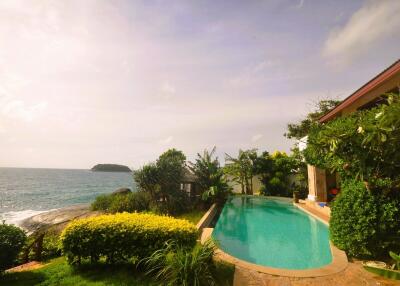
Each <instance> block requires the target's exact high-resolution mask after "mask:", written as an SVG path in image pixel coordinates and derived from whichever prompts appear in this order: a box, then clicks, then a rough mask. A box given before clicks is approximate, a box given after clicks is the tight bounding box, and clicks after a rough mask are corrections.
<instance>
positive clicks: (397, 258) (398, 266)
mask: <svg viewBox="0 0 400 286" xmlns="http://www.w3.org/2000/svg"><path fill="white" fill-rule="evenodd" d="M389 255H390V257H391V258H392V259H393V260H394V261H395V263H396V264H395V267H396V269H397V270H400V254H396V253H394V252H393V251H389Z"/></svg>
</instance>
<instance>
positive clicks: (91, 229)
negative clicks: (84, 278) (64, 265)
mask: <svg viewBox="0 0 400 286" xmlns="http://www.w3.org/2000/svg"><path fill="white" fill-rule="evenodd" d="M196 238H197V229H196V227H195V226H194V225H193V224H191V223H189V222H188V221H186V220H181V219H175V218H173V217H169V216H159V215H154V214H141V213H118V214H114V215H102V216H97V217H91V218H85V219H79V220H76V221H73V222H71V223H70V224H69V225H68V226H67V227H66V228H65V229H64V231H63V232H62V234H61V245H62V250H63V253H64V254H65V255H66V256H67V258H68V260H69V261H70V262H71V263H76V262H77V263H79V262H80V261H81V259H90V260H91V261H97V260H98V259H99V258H102V257H103V258H105V259H106V260H107V261H108V262H111V263H113V262H117V261H127V260H129V259H132V258H134V257H136V258H139V259H140V258H144V257H147V256H149V255H151V254H152V253H153V252H154V251H155V250H158V249H160V248H162V247H163V245H164V243H165V242H166V241H167V240H173V241H176V243H178V244H180V245H183V246H193V245H194V244H195V243H196Z"/></svg>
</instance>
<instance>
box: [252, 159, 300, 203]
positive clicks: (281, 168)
mask: <svg viewBox="0 0 400 286" xmlns="http://www.w3.org/2000/svg"><path fill="white" fill-rule="evenodd" d="M255 166H256V173H257V174H258V175H259V176H260V177H261V182H262V183H263V188H262V189H261V193H262V194H264V195H269V196H290V195H291V192H292V191H293V188H292V187H293V186H290V185H289V176H290V175H292V174H295V173H296V172H297V170H298V168H299V163H298V161H297V160H296V159H295V158H294V157H292V156H288V155H287V154H286V153H285V152H280V151H275V152H274V153H273V154H272V155H270V154H269V153H268V152H263V153H262V154H261V156H259V157H258V158H257V160H256V165H255Z"/></svg>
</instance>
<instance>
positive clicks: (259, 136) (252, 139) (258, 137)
mask: <svg viewBox="0 0 400 286" xmlns="http://www.w3.org/2000/svg"><path fill="white" fill-rule="evenodd" d="M262 137H263V135H262V134H255V135H253V137H251V142H257V141H259V140H260V139H261V138H262Z"/></svg>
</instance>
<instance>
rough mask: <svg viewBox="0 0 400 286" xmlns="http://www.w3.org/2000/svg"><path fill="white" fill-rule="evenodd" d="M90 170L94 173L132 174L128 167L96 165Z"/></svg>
mask: <svg viewBox="0 0 400 286" xmlns="http://www.w3.org/2000/svg"><path fill="white" fill-rule="evenodd" d="M91 170H92V171H94V172H132V170H131V169H129V167H127V166H124V165H118V164H97V165H96V166H94V167H93V168H92V169H91Z"/></svg>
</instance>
